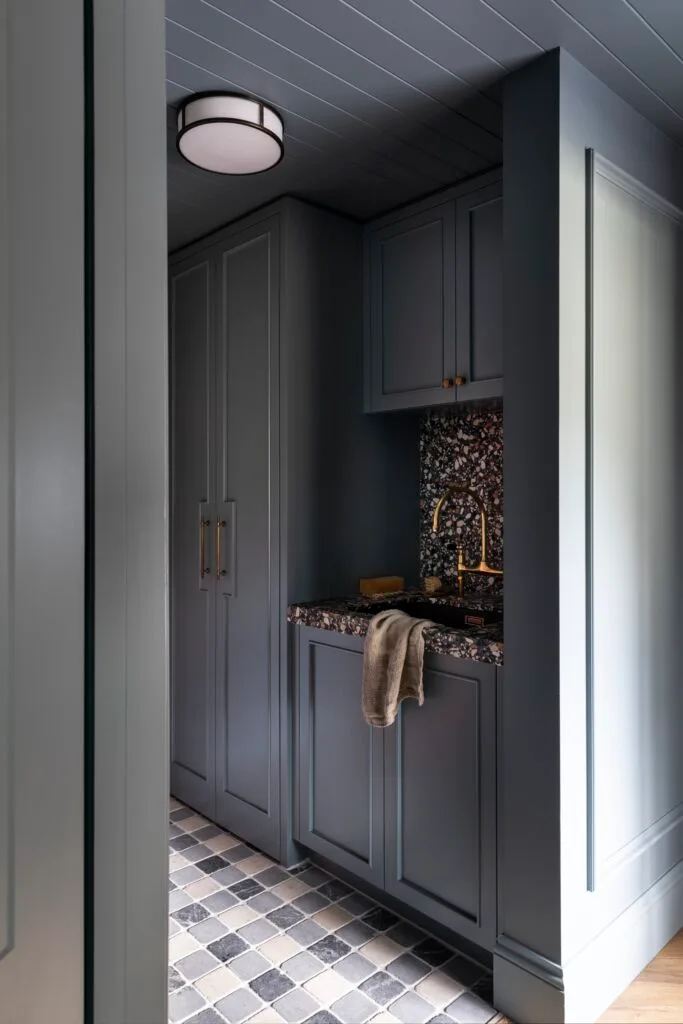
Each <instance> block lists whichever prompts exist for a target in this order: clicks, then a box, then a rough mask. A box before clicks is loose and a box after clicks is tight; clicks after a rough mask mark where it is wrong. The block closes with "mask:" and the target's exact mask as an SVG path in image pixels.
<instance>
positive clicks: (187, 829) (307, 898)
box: [168, 799, 500, 1024]
mask: <svg viewBox="0 0 683 1024" xmlns="http://www.w3.org/2000/svg"><path fill="white" fill-rule="evenodd" d="M170 846H171V857H170V882H169V886H170V893H169V913H170V919H169V925H170V940H169V960H170V966H169V969H168V970H169V1020H170V1021H171V1022H173V1024H179V1022H181V1021H182V1022H186V1024H225V1022H226V1021H227V1022H228V1024H242V1022H243V1021H248V1022H249V1024H269V1022H273V1024H278V1022H281V1021H291V1022H299V1021H305V1022H308V1024H335V1022H340V1024H341V1022H348V1024H363V1022H365V1021H372V1022H373V1024H381V1022H387V1024H391V1022H395V1021H404V1022H406V1024H420V1022H427V1021H431V1022H432V1024H452V1022H453V1021H456V1022H459V1024H485V1022H488V1021H495V1020H498V1019H499V1017H500V1015H498V1014H497V1013H496V1011H495V1010H493V1009H492V1007H491V1005H490V1000H491V978H490V975H489V974H487V973H486V972H485V971H484V970H483V968H481V967H480V966H478V965H477V964H474V963H473V962H472V961H470V960H467V959H466V958H465V957H463V956H459V955H456V954H454V952H453V950H451V949H448V948H446V947H445V946H443V945H442V944H441V943H440V942H437V941H436V940H435V939H433V938H431V937H430V936H429V935H426V934H425V933H424V932H422V931H420V930H419V929H418V928H415V927H414V926H413V925H411V924H409V923H408V922H407V921H404V920H402V919H400V918H398V917H396V915H395V914H392V913H390V912H389V911H388V910H385V909H384V908H383V907H380V906H378V905H377V904H376V903H373V902H372V901H371V900H369V899H368V898H367V897H366V896H363V895H362V894H361V893H359V892H356V891H355V890H354V889H351V888H350V887H349V886H348V885H346V884H345V883H344V882H341V881H339V879H337V878H334V877H332V876H331V875H328V874H327V873H326V872H324V871H321V870H320V869H319V868H317V867H312V866H311V865H309V864H303V865H298V866H297V867H296V868H294V869H293V870H292V871H286V870H284V869H283V868H281V867H279V866H278V865H277V864H275V863H274V862H273V861H272V860H270V859H269V858H268V857H265V856H263V854H261V853H258V852H257V851H256V850H254V849H252V848H251V847H250V846H247V845H246V844H245V843H242V842H241V841H240V840H239V839H236V838H235V837H234V836H232V835H229V834H228V833H227V832H224V831H223V830H222V829H220V828H218V827H217V826H216V825H213V824H211V823H210V822H208V821H207V820H206V819H205V818H202V817H201V816H200V815H198V814H195V812H194V811H191V810H189V809H188V808H186V807H184V806H183V805H182V804H180V803H178V801H177V800H173V799H172V800H171V811H170Z"/></svg>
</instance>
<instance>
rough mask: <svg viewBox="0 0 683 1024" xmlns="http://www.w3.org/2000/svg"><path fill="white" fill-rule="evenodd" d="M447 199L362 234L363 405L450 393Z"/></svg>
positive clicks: (410, 402)
mask: <svg viewBox="0 0 683 1024" xmlns="http://www.w3.org/2000/svg"><path fill="white" fill-rule="evenodd" d="M454 222H455V213H454V204H453V203H452V202H448V203H444V204H443V205H441V206H436V207H434V208H432V209H430V210H426V211H423V212H422V213H419V214H415V215H414V216H411V217H403V218H402V219H401V220H399V221H397V222H396V223H395V224H392V225H390V226H388V227H384V228H381V229H379V230H376V231H371V232H370V233H369V234H368V235H367V238H366V303H367V310H366V411H368V412H382V411H387V410H392V409H409V408H414V407H420V406H430V405H442V404H446V403H451V402H453V401H454V398H455V392H454V390H453V387H452V384H451V386H446V387H444V386H443V385H444V381H446V380H447V381H450V382H452V380H453V378H454V376H455V265H454V261H455V237H454Z"/></svg>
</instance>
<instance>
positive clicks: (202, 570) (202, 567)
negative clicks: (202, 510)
mask: <svg viewBox="0 0 683 1024" xmlns="http://www.w3.org/2000/svg"><path fill="white" fill-rule="evenodd" d="M207 526H211V520H210V519H205V518H204V516H203V515H200V517H199V577H200V579H202V580H203V579H204V577H205V576H208V575H209V573H210V572H211V568H210V566H208V565H207V564H206V528H207Z"/></svg>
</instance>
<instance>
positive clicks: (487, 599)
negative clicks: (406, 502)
mask: <svg viewBox="0 0 683 1024" xmlns="http://www.w3.org/2000/svg"><path fill="white" fill-rule="evenodd" d="M393 601H396V602H397V603H399V607H401V608H402V609H403V610H404V611H406V612H408V613H409V612H410V604H411V603H416V602H422V603H424V602H429V603H430V604H434V605H441V606H443V605H450V606H451V607H456V608H459V607H465V608H470V609H472V610H475V609H479V610H482V609H492V610H500V611H502V598H500V597H496V596H492V595H491V594H490V593H470V594H465V595H464V597H462V598H460V597H457V595H454V594H451V595H447V596H442V595H438V596H435V595H428V594H425V593H424V592H422V591H419V590H406V591H401V592H398V593H394V594H377V595H376V596H375V597H362V596H361V595H360V594H356V595H353V596H351V597H347V598H339V599H335V600H327V601H307V602H305V603H302V604H293V605H290V607H289V608H288V611H287V618H288V620H289V622H292V623H294V624H295V625H297V626H312V627H314V628H315V629H328V630H331V631H332V632H335V633H345V634H346V635H347V636H361V637H362V636H365V634H366V633H367V631H368V625H369V622H370V619H371V618H372V617H373V615H375V614H376V611H375V609H376V608H377V606H378V605H380V606H385V605H387V604H389V603H391V602H393ZM423 617H426V616H423ZM424 641H425V651H427V652H429V653H432V654H447V655H450V656H451V657H453V658H470V659H471V660H472V661H481V662H488V663H489V664H494V665H502V664H503V623H502V622H495V623H491V624H490V625H487V626H468V627H467V628H464V629H457V628H455V627H453V626H441V625H436V624H435V625H434V626H430V627H428V628H427V629H425V631H424Z"/></svg>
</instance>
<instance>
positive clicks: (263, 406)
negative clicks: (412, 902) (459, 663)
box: [215, 217, 280, 857]
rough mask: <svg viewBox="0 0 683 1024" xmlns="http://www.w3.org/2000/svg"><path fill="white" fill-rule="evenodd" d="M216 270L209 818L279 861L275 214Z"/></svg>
mask: <svg viewBox="0 0 683 1024" xmlns="http://www.w3.org/2000/svg"><path fill="white" fill-rule="evenodd" d="M219 264H220V266H219V273H220V282H221V286H220V294H221V310H220V315H219V331H218V359H217V374H216V379H217V402H216V409H217V416H216V452H217V491H218V494H217V513H218V514H217V517H216V522H215V531H216V532H215V544H216V547H218V546H219V545H220V562H219V563H218V562H217V571H218V574H219V575H218V578H217V579H216V585H217V599H216V605H217V607H216V623H217V644H216V680H217V693H216V770H217V794H216V820H217V821H218V822H219V824H221V825H223V826H224V827H225V828H227V829H229V830H231V831H233V832H235V833H236V834H237V835H239V836H242V837H243V838H245V839H246V840H248V841H249V842H251V843H253V844H254V845H255V846H257V847H259V848H260V849H262V850H265V851H267V852H268V853H270V854H272V855H273V856H275V857H279V853H280V845H279V837H280V828H279V816H280V806H279V794H280V775H279V765H278V753H279V732H278V727H279V699H278V695H279V625H278V623H279V616H278V603H279V587H278V565H279V548H278V538H279V522H278V508H279V492H278V460H279V424H278V393H279V381H278V352H279V339H278V325H279V243H278V220H277V218H274V217H271V218H268V219H265V220H263V221H261V222H259V223H257V224H256V225H254V226H253V227H251V228H249V229H247V230H245V231H243V232H241V233H239V234H237V235H234V236H233V237H232V238H231V239H230V242H229V247H228V246H226V247H225V248H224V249H223V251H222V253H221V254H220V257H219Z"/></svg>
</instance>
